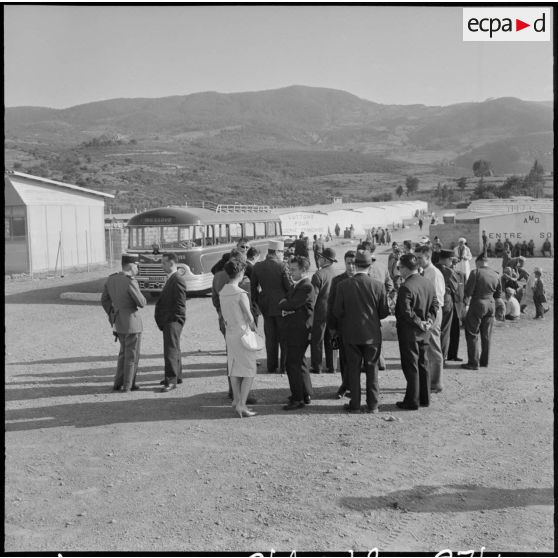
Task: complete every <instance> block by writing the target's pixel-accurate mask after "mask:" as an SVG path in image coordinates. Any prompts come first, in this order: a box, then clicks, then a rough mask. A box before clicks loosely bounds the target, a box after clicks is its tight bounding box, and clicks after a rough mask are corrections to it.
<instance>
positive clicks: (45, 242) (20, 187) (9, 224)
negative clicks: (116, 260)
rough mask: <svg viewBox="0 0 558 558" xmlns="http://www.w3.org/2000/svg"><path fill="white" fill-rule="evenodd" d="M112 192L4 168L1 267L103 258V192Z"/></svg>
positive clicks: (35, 268) (39, 268) (18, 269)
mask: <svg viewBox="0 0 558 558" xmlns="http://www.w3.org/2000/svg"><path fill="white" fill-rule="evenodd" d="M113 197H114V196H112V195H111V194H105V193H103V192H97V191H96V190H89V189H87V188H81V187H79V186H74V185H72V184H66V183H64V182H57V181H56V180H49V179H47V178H42V177H40V176H33V175H30V174H24V173H21V172H15V171H10V172H6V173H5V174H4V199H5V206H4V213H5V250H6V254H5V271H6V273H31V274H33V273H38V272H48V271H56V270H60V269H62V268H66V269H67V268H78V267H85V266H89V265H91V264H100V263H105V262H106V254H105V222H104V209H105V198H113Z"/></svg>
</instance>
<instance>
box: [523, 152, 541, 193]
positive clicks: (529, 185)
mask: <svg viewBox="0 0 558 558" xmlns="http://www.w3.org/2000/svg"><path fill="white" fill-rule="evenodd" d="M524 189H525V191H526V192H528V194H529V195H530V196H533V197H534V198H542V197H543V194H544V169H543V166H542V165H541V164H540V163H539V162H538V161H537V160H536V159H535V162H534V163H533V166H532V167H531V170H530V171H529V174H528V175H527V176H526V177H525V180H524Z"/></svg>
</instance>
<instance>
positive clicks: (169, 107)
mask: <svg viewBox="0 0 558 558" xmlns="http://www.w3.org/2000/svg"><path fill="white" fill-rule="evenodd" d="M5 140H6V141H5V148H6V151H5V159H6V168H14V166H15V168H19V169H20V170H24V171H26V172H30V173H35V174H41V175H45V176H49V177H52V178H57V179H61V180H67V181H70V182H74V183H77V184H82V185H86V186H89V187H94V188H98V189H102V190H112V191H116V192H117V193H118V199H117V201H116V202H115V205H118V204H119V203H122V204H123V205H126V204H128V205H130V204H131V203H136V204H139V206H145V205H146V204H148V205H149V204H152V203H180V202H181V201H182V200H183V199H184V197H185V196H186V197H188V198H190V199H194V198H197V197H202V198H205V199H217V200H221V201H261V202H265V203H272V204H275V203H276V204H282V205H284V204H285V203H290V202H292V203H293V204H295V203H316V202H321V201H327V200H328V198H329V197H330V196H332V195H343V196H344V197H345V198H346V199H347V198H350V199H362V200H366V199H375V198H378V199H379V198H381V197H382V196H387V195H389V194H392V193H393V186H394V185H397V184H399V183H404V180H405V176H406V175H407V174H416V175H418V176H434V177H436V176H438V177H439V179H444V177H450V178H451V177H455V176H460V175H470V174H471V166H472V162H473V161H474V160H476V159H478V158H484V159H488V160H490V161H492V162H493V168H494V169H495V171H496V172H498V173H500V174H506V173H517V172H527V171H528V170H529V168H530V167H531V165H532V164H533V160H534V159H535V158H538V159H539V161H540V162H541V163H542V164H543V166H544V168H545V169H546V170H547V171H552V170H553V169H552V155H551V154H552V149H553V134H552V106H550V105H549V104H547V103H532V102H525V101H521V100H519V99H514V98H502V99H493V100H488V101H485V102H483V103H461V104H458V105H450V106H447V107H427V106H424V105H406V106H400V105H381V104H378V103H373V102H371V101H367V100H364V99H360V98H358V97H356V96H354V95H351V94H350V93H347V92H344V91H337V90H332V89H323V88H312V87H303V86H292V87H287V88H282V89H276V90H270V91H261V92H248V93H234V94H221V93H216V92H205V93H196V94H193V95H186V96H174V97H166V98H161V99H112V100H107V101H100V102H94V103H88V104H85V105H79V106H75V107H71V108H67V109H48V108H42V107H17V108H8V109H6V111H5ZM435 182H436V180H434V183H435ZM423 184H424V183H423ZM392 195H393V194H392Z"/></svg>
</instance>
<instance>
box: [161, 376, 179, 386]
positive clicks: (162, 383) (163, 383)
mask: <svg viewBox="0 0 558 558" xmlns="http://www.w3.org/2000/svg"><path fill="white" fill-rule="evenodd" d="M159 383H160V384H161V385H162V386H166V385H167V380H161V381H160V382H159ZM176 383H177V384H181V383H182V380H181V379H180V378H178V380H176Z"/></svg>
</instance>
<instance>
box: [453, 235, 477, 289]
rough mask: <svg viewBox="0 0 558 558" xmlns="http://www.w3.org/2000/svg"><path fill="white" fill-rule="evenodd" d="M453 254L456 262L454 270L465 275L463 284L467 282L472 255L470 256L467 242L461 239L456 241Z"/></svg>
mask: <svg viewBox="0 0 558 558" xmlns="http://www.w3.org/2000/svg"><path fill="white" fill-rule="evenodd" d="M454 253H455V256H456V258H457V260H458V261H457V263H456V264H455V269H457V270H458V271H461V273H463V274H464V275H465V282H467V279H469V273H471V264H470V263H469V261H470V260H472V259H473V255H472V254H471V250H470V249H469V246H467V241H466V240H465V239H464V238H463V237H461V238H460V239H459V240H458V241H457V246H456V247H455V248H454Z"/></svg>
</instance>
